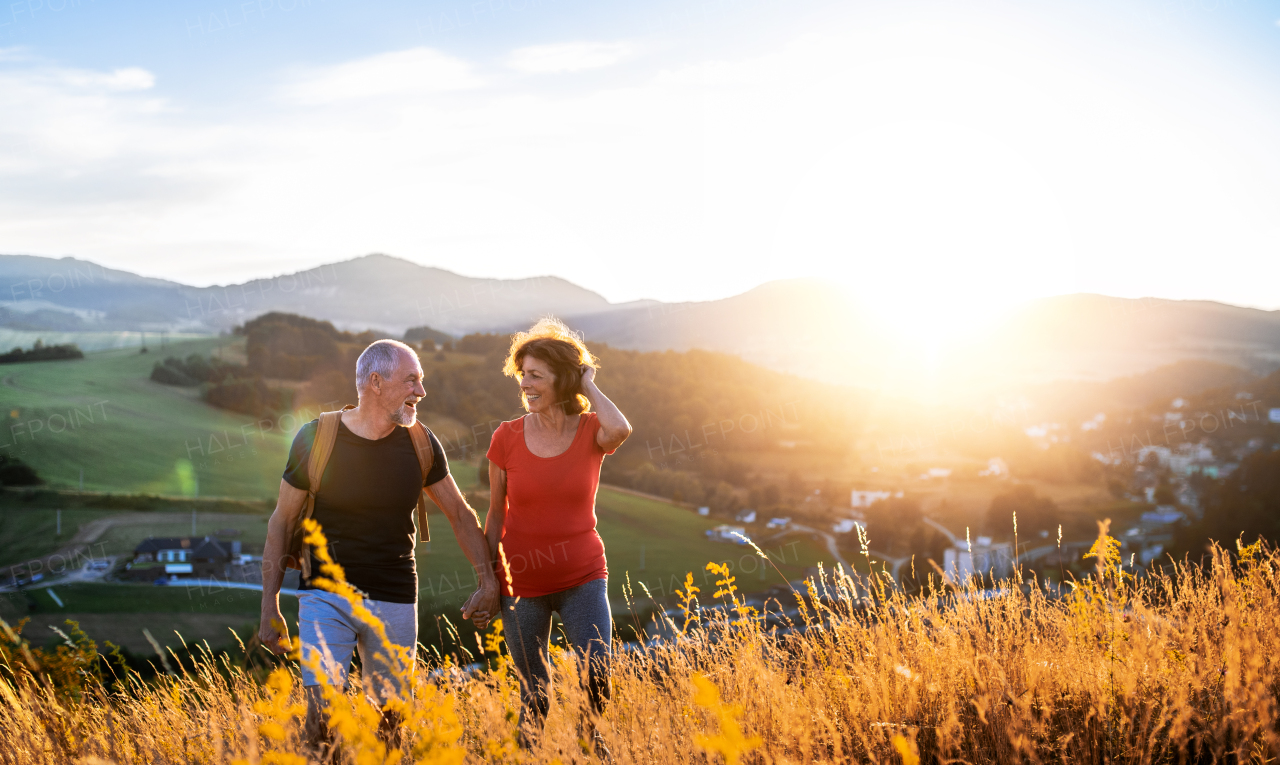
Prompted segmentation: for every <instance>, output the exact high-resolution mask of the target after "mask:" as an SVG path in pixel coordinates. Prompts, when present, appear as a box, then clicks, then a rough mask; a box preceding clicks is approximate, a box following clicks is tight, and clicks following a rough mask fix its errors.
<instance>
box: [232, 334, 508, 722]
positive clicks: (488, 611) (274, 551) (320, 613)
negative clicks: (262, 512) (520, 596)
mask: <svg viewBox="0 0 1280 765" xmlns="http://www.w3.org/2000/svg"><path fill="white" fill-rule="evenodd" d="M356 391H357V393H358V395H359V405H358V406H356V407H355V408H353V409H348V410H346V411H344V412H342V414H341V419H340V421H339V424H338V427H337V436H336V439H335V440H334V442H333V451H332V454H331V456H330V457H329V459H328V462H327V463H326V466H325V468H324V473H323V475H322V476H321V479H320V481H319V483H320V487H319V490H318V491H317V492H316V493H315V500H314V508H313V510H312V516H311V517H312V518H313V519H314V520H316V521H317V522H318V523H319V524H320V526H321V528H322V530H323V531H324V533H325V536H326V537H327V538H328V540H329V553H330V555H331V556H332V557H333V559H334V562H336V563H338V564H339V565H341V566H342V567H343V569H344V570H345V572H346V578H347V581H348V582H349V583H350V584H352V585H353V586H354V587H356V588H357V589H358V590H359V591H360V592H361V594H362V595H363V596H364V598H365V600H364V605H365V606H366V607H367V608H368V609H369V610H370V611H372V612H373V613H374V615H376V616H377V617H378V618H379V619H380V620H381V621H382V623H383V625H384V626H385V627H386V633H387V637H388V639H389V640H390V641H391V642H393V643H395V644H396V645H400V646H404V647H407V648H409V649H411V655H412V649H414V648H415V647H416V645H417V638H418V605H417V604H418V573H417V568H416V565H415V561H414V526H413V512H414V508H415V507H416V505H417V502H418V499H419V495H420V494H421V492H422V491H423V489H424V488H425V490H426V492H427V495H428V496H429V497H431V499H432V500H433V501H434V502H435V504H436V505H437V506H439V508H440V509H441V510H443V511H444V514H445V517H446V518H448V519H449V523H450V524H451V525H452V526H453V530H454V533H455V535H456V536H457V538H458V543H459V544H460V545H461V547H462V550H463V552H464V553H466V556H467V558H468V559H469V560H470V561H471V564H472V566H474V567H475V571H476V575H477V577H478V583H479V588H478V589H477V590H476V592H474V593H473V594H472V595H471V597H470V598H469V599H468V600H467V602H466V604H465V605H464V606H463V607H462V612H463V613H462V616H463V618H464V619H473V620H474V621H475V622H476V623H477V626H483V625H484V624H486V623H487V622H488V620H489V618H490V617H491V615H497V613H498V607H499V606H498V602H499V601H498V597H499V590H498V583H497V580H496V579H495V577H494V574H493V566H492V564H491V562H490V558H489V547H488V545H487V544H486V543H485V539H484V534H483V533H482V531H481V529H480V523H479V521H478V519H477V517H476V513H475V511H474V510H472V509H471V507H470V506H469V505H468V504H467V501H466V500H465V499H464V498H463V496H462V493H461V492H460V491H458V485H457V484H456V483H454V481H453V478H452V477H451V476H450V475H449V463H448V462H447V461H446V460H445V456H444V450H443V449H442V448H441V447H440V442H439V440H437V439H436V437H435V435H434V434H432V433H431V432H430V431H429V430H428V431H426V434H427V436H428V438H429V440H430V444H431V451H432V453H433V456H434V459H433V460H432V467H431V469H430V472H429V473H428V474H427V475H425V476H424V475H423V474H422V467H421V466H420V465H421V463H420V461H419V458H418V455H417V452H416V451H415V449H414V444H413V440H412V438H411V437H410V433H409V428H410V427H413V426H414V424H415V423H416V421H417V408H416V407H417V404H418V401H420V400H421V399H422V398H423V396H425V395H426V390H425V389H424V388H423V387H422V366H421V365H420V364H419V363H418V356H417V354H416V353H414V351H413V349H412V348H410V347H409V346H407V345H405V344H404V343H399V342H396V341H394V340H379V341H377V342H375V343H373V344H371V345H370V346H369V347H368V348H365V350H364V352H363V353H361V354H360V358H359V360H358V361H357V362H356ZM318 424H319V420H313V421H311V422H310V423H308V424H306V425H304V426H302V429H301V430H299V431H298V435H297V437H295V438H294V440H293V446H292V448H291V449H290V451H289V462H288V465H287V466H286V467H285V471H284V478H283V479H282V480H281V481H280V499H279V501H278V502H277V504H276V509H275V512H274V513H272V515H271V519H270V521H269V522H268V526H267V541H266V545H265V549H264V550H263V554H262V622H261V626H260V627H259V632H258V637H259V638H260V639H261V641H262V643H263V645H265V646H267V648H269V649H270V650H272V651H275V652H276V653H282V652H286V651H288V650H289V640H288V633H287V628H286V627H285V622H284V618H283V616H282V615H281V613H280V585H281V581H282V580H283V578H284V562H285V559H286V556H287V553H288V551H289V546H290V539H291V534H292V532H293V529H295V528H296V526H297V524H298V522H299V519H300V516H301V515H302V511H303V508H304V506H305V504H306V500H307V494H308V490H309V489H310V488H311V486H310V480H309V478H308V463H309V458H310V454H311V449H312V445H313V444H314V443H315V440H316V433H317V430H318ZM424 451H425V450H424ZM423 531H424V533H425V529H424V530H423ZM310 572H311V575H312V576H313V577H314V576H320V575H321V572H320V563H319V561H317V560H316V558H315V557H314V554H312V556H311V559H310ZM298 600H299V613H298V632H299V637H300V638H301V641H302V651H303V656H304V657H307V656H312V655H316V653H318V655H319V656H320V657H322V668H323V671H325V672H326V674H327V675H329V676H330V678H331V679H332V680H333V681H335V682H336V683H337V684H338V685H342V684H343V683H345V681H346V674H347V667H348V666H349V664H350V662H351V654H352V651H353V650H355V649H356V648H358V649H359V651H360V660H361V666H362V667H363V670H362V674H363V676H364V678H365V680H366V692H368V693H370V694H371V695H373V696H374V698H377V699H379V700H382V701H385V698H386V694H387V692H389V691H390V690H395V691H397V692H402V693H410V692H412V689H405V688H401V687H399V685H398V684H397V681H396V679H395V671H394V668H392V667H389V666H387V665H386V664H385V663H384V662H380V661H379V660H378V654H379V652H380V648H381V646H380V645H379V638H378V636H377V635H376V634H375V633H373V631H372V630H370V629H369V628H368V627H367V626H366V625H364V624H363V623H361V622H360V621H359V620H358V619H356V618H355V617H354V616H353V615H352V612H351V606H350V604H349V603H347V601H345V600H344V599H343V598H341V597H339V596H338V595H335V594H333V593H330V592H326V591H324V590H321V589H318V588H315V587H313V586H312V585H311V580H310V578H304V579H303V581H302V583H301V592H300V593H299V596H298ZM319 683H320V680H319V678H318V677H317V676H316V674H315V673H314V672H313V671H312V670H311V669H310V668H306V667H304V669H303V686H304V690H305V694H306V698H307V736H308V738H309V739H310V740H311V741H312V742H313V743H320V742H322V741H324V740H325V739H327V726H325V725H324V724H323V721H322V719H321V717H322V715H321V710H322V709H323V703H324V702H323V698H322V697H321V695H320V689H319ZM398 728H399V720H397V719H395V718H394V717H393V716H392V715H384V717H383V721H382V733H383V735H385V736H395V735H396V734H397V733H398Z"/></svg>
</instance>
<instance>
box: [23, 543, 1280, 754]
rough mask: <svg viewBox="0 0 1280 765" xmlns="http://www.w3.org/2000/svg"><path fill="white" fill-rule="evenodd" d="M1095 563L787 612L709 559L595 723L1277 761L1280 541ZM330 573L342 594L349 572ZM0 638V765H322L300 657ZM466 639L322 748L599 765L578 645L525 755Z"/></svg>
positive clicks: (681, 741)
mask: <svg viewBox="0 0 1280 765" xmlns="http://www.w3.org/2000/svg"><path fill="white" fill-rule="evenodd" d="M313 533H316V532H313ZM1090 554H1091V555H1092V556H1093V557H1094V559H1095V562H1096V564H1097V565H1096V569H1095V572H1094V573H1093V574H1092V575H1091V576H1089V577H1088V578H1086V579H1084V580H1082V581H1078V582H1075V583H1073V584H1071V585H1069V586H1068V587H1066V588H1064V589H1066V590H1067V592H1066V594H1065V595H1063V596H1061V597H1058V596H1057V592H1058V589H1057V588H1056V587H1052V588H1051V587H1049V586H1048V585H1046V584H1035V585H1024V583H1023V582H1021V581H1015V580H1013V579H1010V580H1008V581H1005V582H1002V583H1000V587H999V588H998V589H997V590H994V591H990V592H983V591H981V590H978V589H977V588H975V587H974V586H973V585H972V584H968V583H966V584H965V586H962V587H953V586H949V585H944V584H940V583H938V584H935V585H934V588H933V589H930V590H927V591H926V592H925V593H924V594H923V595H920V596H909V595H907V594H905V593H904V592H903V591H902V590H901V589H899V588H898V587H896V586H895V585H894V584H893V583H892V582H891V580H889V579H888V578H887V576H885V575H883V573H882V572H873V573H872V574H869V575H866V576H861V575H855V574H851V573H846V572H845V571H843V570H842V569H838V570H837V571H836V572H833V573H832V574H830V575H828V576H825V577H823V579H822V580H820V581H819V580H811V581H810V582H809V583H808V585H807V586H806V588H805V589H806V590H807V594H805V593H798V601H797V603H796V604H794V606H792V607H789V610H788V613H789V616H787V617H779V616H778V615H777V614H776V613H775V614H773V615H771V614H770V613H768V611H766V613H765V614H756V613H754V612H753V611H752V610H751V609H750V608H749V607H748V606H746V601H745V599H744V598H743V597H742V596H741V595H740V594H739V593H738V592H737V590H736V586H735V585H734V582H733V579H732V577H731V576H730V575H729V573H728V571H727V570H723V569H721V568H720V567H714V568H713V571H714V573H715V575H716V583H717V590H716V592H715V594H714V595H712V596H711V599H712V600H716V601H719V602H720V603H722V604H723V608H717V609H710V608H702V607H700V606H699V604H698V603H697V600H696V597H695V593H697V592H698V589H697V588H696V587H694V586H693V579H692V577H690V578H688V579H686V587H685V588H684V590H683V591H682V593H681V598H682V601H681V604H682V605H683V606H684V608H685V610H686V615H685V618H684V619H682V620H680V621H681V622H682V623H677V622H676V620H672V619H668V618H666V617H664V616H661V615H660V616H658V617H656V618H655V619H654V621H653V622H652V623H651V628H650V629H649V631H650V632H651V633H652V634H658V633H661V634H664V635H666V638H665V639H662V640H652V641H650V642H649V644H648V645H646V647H645V648H644V650H634V651H621V650H620V651H618V652H617V655H616V657H615V659H614V663H613V668H614V677H613V683H614V692H613V699H612V701H611V703H610V705H609V706H608V708H607V709H606V710H605V712H604V714H603V717H602V718H601V719H600V720H599V721H598V725H597V727H598V730H599V731H600V734H601V736H602V737H603V739H604V743H605V744H606V745H607V746H608V749H609V750H610V751H611V752H612V758H613V761H614V762H618V763H685V762H710V763H720V762H743V763H807V762H848V761H867V762H876V763H899V762H912V763H914V762H944V761H945V762H955V761H963V762H973V763H979V762H1071V763H1076V762H1089V763H1101V762H1124V763H1166V762H1168V763H1176V762H1196V763H1200V762H1223V763H1225V762H1232V763H1244V762H1257V763H1263V762H1269V761H1271V760H1273V759H1274V758H1276V757H1277V756H1280V739H1278V738H1277V730H1278V729H1280V707H1278V706H1277V691H1278V690H1280V688H1278V686H1277V678H1278V675H1277V671H1276V666H1275V657H1276V656H1277V655H1280V654H1278V652H1277V648H1280V646H1277V641H1280V637H1277V636H1280V600H1278V598H1277V596H1278V595H1280V555H1278V554H1277V552H1276V551H1275V550H1273V549H1270V548H1267V547H1265V546H1263V545H1260V544H1259V545H1252V546H1247V547H1238V549H1237V550H1236V551H1234V553H1233V554H1228V553H1227V552H1226V551H1224V550H1222V549H1217V548H1215V549H1214V550H1213V551H1212V556H1211V560H1209V561H1208V562H1207V563H1206V565H1205V566H1203V567H1198V566H1189V565H1185V564H1176V565H1171V566H1170V567H1169V568H1168V569H1167V570H1166V571H1165V572H1164V573H1159V574H1155V575H1150V576H1145V577H1141V578H1135V577H1134V576H1133V573H1132V571H1131V570H1129V568H1128V567H1126V566H1124V565H1122V561H1121V559H1120V556H1119V552H1118V544H1117V543H1116V542H1115V540H1113V539H1112V538H1110V537H1109V536H1108V535H1107V534H1106V533H1105V531H1104V532H1103V533H1101V534H1100V535H1099V539H1098V542H1097V543H1096V544H1095V545H1094V548H1093V549H1092V550H1091V551H1090ZM324 573H325V575H326V577H327V578H328V579H329V580H330V581H331V582H332V583H333V584H334V587H335V591H341V589H342V585H343V584H344V583H343V582H342V578H341V572H340V570H339V569H336V567H335V569H326V570H325V572H324ZM1031 581H1035V580H1034V579H1033V580H1031ZM370 618H372V617H371V616H370ZM788 619H790V620H791V622H790V623H791V626H790V627H788V626H787V625H788ZM0 649H2V653H0V660H2V662H0V677H2V679H0V763H14V764H15V765H18V764H21V765H27V764H28V763H31V764H34V763H102V762H113V763H232V762H245V763H301V762H303V761H315V759H314V756H313V754H312V753H309V752H308V751H307V750H306V749H305V747H304V746H303V741H302V718H303V714H302V711H301V705H302V694H301V689H300V687H299V685H300V684H299V675H298V665H297V663H296V662H294V663H289V664H285V665H284V666H283V667H282V668H279V669H276V670H275V671H274V672H272V673H271V674H270V675H269V676H268V677H267V678H266V679H265V682H264V680H263V678H261V677H259V676H258V675H256V674H255V673H254V672H253V671H252V670H251V669H247V668H244V667H242V666H240V665H238V664H237V663H236V662H234V661H232V660H230V659H229V658H227V657H225V656H223V657H215V655H214V654H212V653H209V652H206V653H205V660H204V661H203V662H201V663H197V665H196V667H195V669H191V668H189V667H187V668H185V669H184V670H183V671H181V672H178V673H177V674H174V675H167V674H161V675H159V676H157V677H156V678H155V679H154V680H151V681H148V682H143V681H142V680H141V679H140V678H139V677H138V676H137V675H133V674H128V673H127V672H126V673H124V674H123V675H122V676H121V678H120V679H119V681H114V680H112V679H111V677H110V673H106V675H107V676H106V677H104V676H103V673H101V672H99V671H98V670H97V669H95V668H97V667H101V666H104V664H103V661H102V660H101V659H100V658H99V654H98V653H97V648H96V646H94V644H93V643H92V641H90V640H89V639H88V637H87V636H84V635H83V633H78V632H77V631H75V630H68V639H67V641H66V642H65V643H64V644H63V645H61V646H58V647H57V648H51V649H36V648H33V647H31V646H29V645H28V644H27V643H26V642H25V641H24V640H23V639H22V636H21V634H20V632H17V631H14V630H10V629H8V628H7V627H6V628H4V629H0ZM477 650H479V651H481V652H482V654H483V656H482V657H479V658H482V659H483V660H482V661H481V662H480V663H479V664H475V665H472V666H469V667H461V666H459V665H458V664H457V663H456V662H455V661H454V660H453V659H450V658H449V657H444V658H443V659H439V658H434V657H433V658H432V660H431V662H430V663H425V662H423V660H422V659H421V658H417V659H413V658H412V657H405V659H406V669H405V673H406V674H405V678H406V679H407V681H408V682H409V684H410V686H411V687H413V688H414V693H413V695H412V696H411V697H410V696H408V695H407V694H406V695H405V696H403V697H400V696H393V697H392V698H391V700H390V701H387V702H385V703H383V704H382V705H381V707H380V706H379V705H378V704H376V703H375V702H373V701H371V700H370V699H369V698H368V697H366V696H365V694H364V689H363V688H362V687H361V686H360V683H359V682H352V683H351V685H350V688H348V689H342V688H338V687H332V688H329V689H327V690H326V694H327V695H329V696H330V701H331V706H330V709H331V710H333V712H332V716H331V717H330V725H331V727H332V728H333V731H334V739H335V749H336V751H335V752H334V761H337V762H347V763H397V762H406V763H407V762H431V763H443V762H451V763H452V762H463V761H466V762H476V763H480V762H495V763H497V762H504V763H506V762H510V763H540V762H554V761H557V760H558V761H560V762H563V763H569V762H583V763H585V762H592V761H594V759H593V758H594V756H595V755H593V754H592V753H591V748H590V747H587V746H584V745H583V742H582V741H581V740H580V731H581V726H580V722H581V721H582V719H583V718H584V716H586V715H588V714H589V710H590V702H589V699H588V697H587V693H586V691H585V690H584V689H583V688H582V687H581V685H580V683H579V682H578V679H579V677H580V676H581V675H580V669H581V668H580V667H578V666H577V662H576V660H575V658H574V655H573V654H572V652H568V651H553V652H552V664H553V671H554V672H555V673H556V674H557V675H559V678H558V679H557V681H556V682H555V683H554V686H553V687H554V689H555V691H554V698H553V699H552V709H551V713H550V715H549V717H548V718H547V721H546V728H545V731H544V733H543V735H542V736H540V737H539V738H538V740H537V742H536V744H535V747H536V748H534V749H531V750H520V749H519V748H517V746H516V743H515V742H516V741H517V736H516V724H517V718H518V709H519V698H518V688H517V684H516V681H515V678H514V674H513V672H512V667H511V662H510V659H509V657H508V655H507V654H506V652H505V649H504V647H503V645H502V641H501V626H500V625H494V627H493V628H492V630H491V631H490V632H489V633H487V634H486V635H485V638H484V642H483V645H482V646H480V647H479V648H478V649H477ZM388 656H394V653H393V652H392V651H391V650H390V649H388ZM356 679H357V680H358V678H356ZM388 711H392V712H396V713H398V714H399V716H400V717H401V718H402V719H403V721H404V730H405V732H406V735H405V736H404V740H403V741H401V742H399V743H398V744H394V743H385V742H383V741H382V740H380V739H378V738H377V737H376V736H375V735H373V733H374V732H375V731H376V728H377V725H378V721H379V719H380V717H381V716H382V715H383V714H384V713H386V712H388Z"/></svg>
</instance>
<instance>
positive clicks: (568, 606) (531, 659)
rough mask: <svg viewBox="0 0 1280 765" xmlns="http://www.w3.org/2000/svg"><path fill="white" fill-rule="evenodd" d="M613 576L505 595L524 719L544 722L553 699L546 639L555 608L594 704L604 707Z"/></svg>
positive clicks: (506, 627)
mask: <svg viewBox="0 0 1280 765" xmlns="http://www.w3.org/2000/svg"><path fill="white" fill-rule="evenodd" d="M608 588H609V580H608V579H592V580H591V581H589V582H584V583H582V584H580V585H578V586H577V587H571V588H569V589H567V590H561V591H560V592H553V593H551V594H550V595H539V596H538V597H535V598H512V597H507V596H505V595H504V596H503V598H502V633H503V638H504V639H505V640H506V642H507V649H508V650H509V651H511V660H512V662H513V663H514V664H515V667H516V671H517V673H518V674H519V675H520V701H521V707H522V709H521V710H520V719H521V721H522V722H523V721H524V720H525V719H527V718H526V716H527V715H530V714H532V715H533V716H534V720H535V722H536V723H538V724H541V722H542V720H543V719H544V718H545V717H546V715H547V709H548V707H549V705H550V701H549V696H548V693H549V691H550V685H551V673H550V672H549V671H548V661H549V659H548V656H547V643H548V641H549V640H550V639H551V612H553V611H557V612H559V613H560V619H561V621H563V622H564V631H565V636H566V637H568V639H569V645H571V646H572V647H573V650H574V651H576V652H577V654H578V661H579V665H580V666H583V665H585V666H586V668H587V683H586V685H587V692H588V693H589V694H590V696H591V709H592V711H594V712H595V713H596V714H600V713H601V712H602V711H603V710H604V705H605V702H606V701H608V700H609V696H610V695H611V693H612V687H611V685H610V683H609V650H610V646H611V645H612V643H613V641H612V637H613V620H612V619H611V618H610V615H609V595H608Z"/></svg>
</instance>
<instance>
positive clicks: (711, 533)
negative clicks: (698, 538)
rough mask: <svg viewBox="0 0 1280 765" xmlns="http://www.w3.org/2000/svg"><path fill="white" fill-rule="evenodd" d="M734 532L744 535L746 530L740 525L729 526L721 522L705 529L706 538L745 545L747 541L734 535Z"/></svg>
mask: <svg viewBox="0 0 1280 765" xmlns="http://www.w3.org/2000/svg"><path fill="white" fill-rule="evenodd" d="M735 534H740V535H742V536H743V537H745V536H746V535H747V530H746V529H745V528H743V527H742V526H730V525H729V524H727V523H722V524H720V525H719V526H716V527H715V528H714V529H707V539H710V540H711V541H712V542H732V543H733V544H735V545H745V544H746V543H747V542H746V540H745V539H739V538H738V537H736V536H734V535H735Z"/></svg>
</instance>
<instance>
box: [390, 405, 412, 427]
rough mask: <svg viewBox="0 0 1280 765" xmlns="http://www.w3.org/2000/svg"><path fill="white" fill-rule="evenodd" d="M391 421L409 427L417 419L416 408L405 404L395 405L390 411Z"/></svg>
mask: <svg viewBox="0 0 1280 765" xmlns="http://www.w3.org/2000/svg"><path fill="white" fill-rule="evenodd" d="M391 421H392V422H394V423H395V424H397V425H403V426H404V427H406V428H407V427H410V426H412V425H413V423H415V422H417V421H418V410H417V409H416V408H409V407H407V406H403V405H402V406H397V407H396V410H395V411H394V412H392V413H391Z"/></svg>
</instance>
